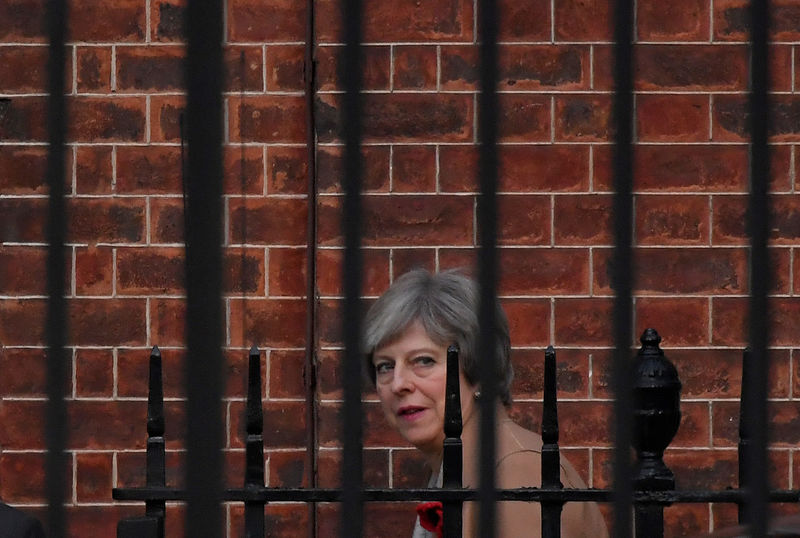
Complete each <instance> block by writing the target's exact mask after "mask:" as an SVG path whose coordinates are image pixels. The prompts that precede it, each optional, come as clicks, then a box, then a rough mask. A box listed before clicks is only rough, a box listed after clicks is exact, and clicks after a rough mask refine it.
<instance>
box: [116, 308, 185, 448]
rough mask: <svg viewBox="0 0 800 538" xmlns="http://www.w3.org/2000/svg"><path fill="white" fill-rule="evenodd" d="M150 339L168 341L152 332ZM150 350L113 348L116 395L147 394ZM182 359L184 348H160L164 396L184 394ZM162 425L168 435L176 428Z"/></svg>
mask: <svg viewBox="0 0 800 538" xmlns="http://www.w3.org/2000/svg"><path fill="white" fill-rule="evenodd" d="M173 302H177V301H173ZM153 340H154V343H155V344H157V345H159V346H161V345H169V344H168V343H166V342H164V343H163V344H162V342H160V341H157V340H156V337H155V336H153ZM150 352H151V349H150V348H136V349H120V350H118V351H117V394H118V395H119V396H120V397H123V398H147V393H148V382H149V368H150ZM184 360H185V352H184V351H178V350H169V351H167V350H162V351H161V365H162V366H161V371H162V381H163V391H164V397H165V398H185V397H186V389H185V387H184V386H183V384H184V376H183V372H184V370H183V367H184ZM166 428H167V432H168V433H167V435H168V436H172V434H173V432H176V431H175V430H174V425H173V424H167V425H166Z"/></svg>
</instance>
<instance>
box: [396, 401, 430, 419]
mask: <svg viewBox="0 0 800 538" xmlns="http://www.w3.org/2000/svg"><path fill="white" fill-rule="evenodd" d="M424 411H425V408H424V407H417V406H414V405H409V406H407V407H401V408H400V409H399V410H398V411H397V416H398V417H400V418H401V419H403V420H408V421H412V420H416V419H417V418H419V417H420V416H422V413H423V412H424Z"/></svg>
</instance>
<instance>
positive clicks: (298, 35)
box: [227, 0, 306, 42]
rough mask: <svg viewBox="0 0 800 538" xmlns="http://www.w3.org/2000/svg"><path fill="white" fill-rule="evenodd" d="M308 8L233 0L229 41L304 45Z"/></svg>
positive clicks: (284, 1)
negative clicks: (296, 42) (306, 11)
mask: <svg viewBox="0 0 800 538" xmlns="http://www.w3.org/2000/svg"><path fill="white" fill-rule="evenodd" d="M305 16H306V15H305V4H304V3H302V2H295V1H293V0H279V1H277V2H270V3H268V4H265V3H263V2H254V1H253V0H233V1H231V2H230V3H229V4H228V12H227V21H228V39H230V40H231V41H247V42H260V41H267V42H269V41H302V40H303V38H304V36H305Z"/></svg>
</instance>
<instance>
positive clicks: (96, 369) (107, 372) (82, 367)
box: [75, 349, 114, 398]
mask: <svg viewBox="0 0 800 538" xmlns="http://www.w3.org/2000/svg"><path fill="white" fill-rule="evenodd" d="M113 391H114V357H113V356H112V354H111V350H110V349H79V350H77V351H76V353H75V396H76V397H78V398H83V397H102V396H105V397H107V398H110V397H111V396H112V395H113Z"/></svg>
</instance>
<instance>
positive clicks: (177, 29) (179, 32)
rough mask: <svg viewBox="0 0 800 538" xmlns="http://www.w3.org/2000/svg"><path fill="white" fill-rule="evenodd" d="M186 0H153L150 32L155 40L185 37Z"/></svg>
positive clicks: (175, 39) (181, 39) (163, 40)
mask: <svg viewBox="0 0 800 538" xmlns="http://www.w3.org/2000/svg"><path fill="white" fill-rule="evenodd" d="M185 18H186V1H185V0H153V2H151V4H150V28H151V30H150V33H151V35H152V39H153V41H159V42H170V41H183V40H184V39H185V34H186V32H185V28H184V24H185Z"/></svg>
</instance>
